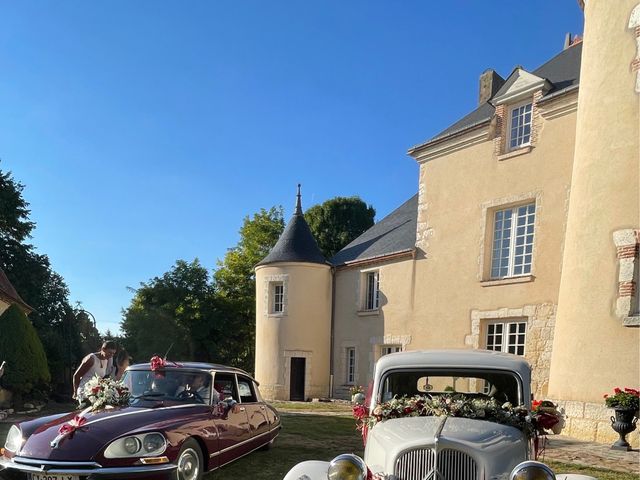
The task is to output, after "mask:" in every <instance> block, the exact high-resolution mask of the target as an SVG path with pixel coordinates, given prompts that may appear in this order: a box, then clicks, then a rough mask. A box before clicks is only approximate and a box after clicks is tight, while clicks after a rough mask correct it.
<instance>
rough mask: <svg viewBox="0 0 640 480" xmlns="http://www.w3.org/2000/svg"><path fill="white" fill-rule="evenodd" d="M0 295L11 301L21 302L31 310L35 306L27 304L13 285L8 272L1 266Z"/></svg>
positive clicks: (22, 305)
mask: <svg viewBox="0 0 640 480" xmlns="http://www.w3.org/2000/svg"><path fill="white" fill-rule="evenodd" d="M0 297H4V298H6V299H7V300H9V301H11V302H14V303H17V304H19V305H20V306H21V307H23V308H25V309H26V310H28V311H29V312H32V311H33V308H31V307H30V306H29V305H27V303H26V302H25V301H24V300H22V298H21V297H20V295H18V292H16V289H15V288H14V287H13V285H12V284H11V282H10V281H9V279H8V278H7V275H6V273H4V270H2V269H1V268H0Z"/></svg>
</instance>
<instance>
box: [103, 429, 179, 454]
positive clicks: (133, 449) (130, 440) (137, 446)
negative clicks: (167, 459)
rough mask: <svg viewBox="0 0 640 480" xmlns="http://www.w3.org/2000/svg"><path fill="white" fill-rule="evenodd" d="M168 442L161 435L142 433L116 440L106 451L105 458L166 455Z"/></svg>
mask: <svg viewBox="0 0 640 480" xmlns="http://www.w3.org/2000/svg"><path fill="white" fill-rule="evenodd" d="M166 449H167V440H166V438H164V435H162V434H161V433H156V432H154V433H141V434H139V435H130V436H128V437H122V438H119V439H118V440H114V441H113V442H111V443H110V444H109V446H108V447H107V449H106V450H105V451H104V456H105V458H126V457H151V456H155V455H160V454H162V453H164V451H165V450H166Z"/></svg>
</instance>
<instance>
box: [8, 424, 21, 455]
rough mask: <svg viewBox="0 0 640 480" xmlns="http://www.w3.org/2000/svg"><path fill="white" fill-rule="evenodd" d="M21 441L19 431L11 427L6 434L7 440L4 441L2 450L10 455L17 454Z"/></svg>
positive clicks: (15, 427) (13, 426)
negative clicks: (7, 451) (10, 453)
mask: <svg viewBox="0 0 640 480" xmlns="http://www.w3.org/2000/svg"><path fill="white" fill-rule="evenodd" d="M23 441H24V439H23V438H22V432H21V431H20V429H19V428H18V427H17V426H15V425H12V426H11V428H10V429H9V433H8V434H7V439H6V440H5V441H4V448H5V449H6V450H9V451H10V452H12V453H18V451H19V450H20V447H22V442H23Z"/></svg>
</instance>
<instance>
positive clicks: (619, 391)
mask: <svg viewBox="0 0 640 480" xmlns="http://www.w3.org/2000/svg"><path fill="white" fill-rule="evenodd" d="M613 392H614V393H622V390H620V389H619V388H618V387H616V388H614V389H613Z"/></svg>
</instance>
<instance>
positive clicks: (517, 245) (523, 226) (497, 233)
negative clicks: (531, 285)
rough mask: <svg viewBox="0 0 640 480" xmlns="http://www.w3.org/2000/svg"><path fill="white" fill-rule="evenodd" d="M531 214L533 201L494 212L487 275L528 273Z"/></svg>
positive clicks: (534, 214)
mask: <svg viewBox="0 0 640 480" xmlns="http://www.w3.org/2000/svg"><path fill="white" fill-rule="evenodd" d="M535 217H536V205H535V203H530V204H528V205H520V206H518V207H513V208H507V209H504V210H497V211H496V212H495V213H494V221H493V245H492V247H493V248H492V252H491V278H504V277H516V276H519V275H529V274H531V260H532V257H533V229H534V225H535Z"/></svg>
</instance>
